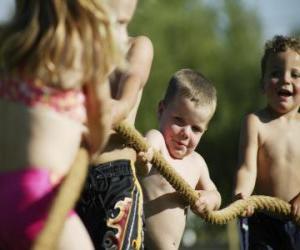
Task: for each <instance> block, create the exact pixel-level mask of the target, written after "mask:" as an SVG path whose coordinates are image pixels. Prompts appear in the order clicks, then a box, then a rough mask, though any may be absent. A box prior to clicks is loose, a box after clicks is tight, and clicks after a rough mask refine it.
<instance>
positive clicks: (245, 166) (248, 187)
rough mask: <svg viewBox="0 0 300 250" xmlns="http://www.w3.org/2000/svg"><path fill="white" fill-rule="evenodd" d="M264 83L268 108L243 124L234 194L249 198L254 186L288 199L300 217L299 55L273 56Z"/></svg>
mask: <svg viewBox="0 0 300 250" xmlns="http://www.w3.org/2000/svg"><path fill="white" fill-rule="evenodd" d="M263 84H264V92H265V94H266V96H267V99H268V106H267V107H266V108H264V109H262V110H260V111H258V112H255V113H252V114H249V115H247V116H246V119H245V120H244V123H243V125H242V129H241V139H240V159H239V170H238V173H237V184H236V188H235V194H236V195H237V196H238V197H240V198H246V197H248V196H249V195H251V194H252V192H253V190H254V188H255V193H256V194H262V195H268V196H275V197H278V198H281V199H283V200H285V201H287V202H290V203H291V205H292V215H294V216H295V215H298V216H300V209H299V206H300V198H299V197H300V195H299V192H300V186H299V183H300V165H299V162H300V114H299V112H298V110H299V106H300V56H299V54H298V53H296V52H295V51H293V50H290V49H288V50H287V51H286V52H281V53H278V54H275V55H273V56H272V57H270V59H269V62H268V64H267V69H266V73H265V77H264V79H263ZM251 214H253V209H252V208H248V210H247V211H246V213H245V215H251Z"/></svg>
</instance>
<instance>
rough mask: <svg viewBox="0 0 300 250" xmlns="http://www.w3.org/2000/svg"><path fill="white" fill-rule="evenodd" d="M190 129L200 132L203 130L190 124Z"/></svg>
mask: <svg viewBox="0 0 300 250" xmlns="http://www.w3.org/2000/svg"><path fill="white" fill-rule="evenodd" d="M192 130H193V132H195V133H201V132H202V131H203V130H202V129H201V128H199V127H198V126H192Z"/></svg>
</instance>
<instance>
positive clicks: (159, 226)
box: [140, 69, 221, 249]
mask: <svg viewBox="0 0 300 250" xmlns="http://www.w3.org/2000/svg"><path fill="white" fill-rule="evenodd" d="M216 105H217V96H216V89H215V88H214V86H213V85H212V84H211V83H210V82H209V81H208V80H207V79H206V78H205V77H204V76H203V75H202V74H200V73H198V72H196V71H193V70H191V69H182V70H179V71H177V72H176V73H175V74H174V75H173V77H172V78H171V80H170V82H169V86H168V89H167V91H166V94H165V97H164V99H163V100H162V101H161V102H160V103H159V107H158V117H159V130H154V129H153V130H150V131H149V132H148V133H147V134H146V138H147V140H148V142H149V143H150V145H151V146H152V147H153V148H154V149H156V150H158V151H159V152H161V153H162V155H163V156H164V158H165V159H166V160H167V161H168V163H169V164H170V165H171V166H172V167H173V168H174V169H175V170H176V171H177V172H178V174H179V175H181V176H182V177H183V178H184V179H185V180H186V181H187V183H188V184H189V185H190V186H191V187H192V188H195V189H196V190H197V191H198V192H199V201H198V202H197V204H196V206H195V207H194V208H193V211H194V212H195V213H199V214H201V213H204V212H205V211H207V210H214V209H218V208H219V206H220V203H221V196H220V194H219V192H218V191H217V189H216V186H215V185H214V183H213V182H212V180H211V179H210V176H209V172H208V168H207V165H206V163H205V160H204V159H203V157H202V156H201V155H200V154H198V153H197V152H195V149H196V147H197V145H198V143H199V141H200V139H201V137H202V136H203V134H204V133H205V131H206V130H207V127H208V124H209V121H210V120H211V118H212V117H213V114H214V112H215V109H216ZM151 157H152V156H151V150H149V152H146V153H141V154H140V159H141V161H145V160H148V161H150V160H151ZM146 168H147V169H146V171H145V173H146V174H147V175H146V176H145V177H142V178H141V184H142V187H143V191H144V199H145V200H144V201H145V205H144V209H145V216H146V231H145V246H146V248H147V249H178V248H179V245H180V241H181V238H182V235H183V232H184V228H185V223H186V215H187V206H186V204H185V203H184V202H183V200H182V198H181V197H180V195H179V194H178V193H177V192H176V191H175V190H174V188H173V187H172V186H171V185H170V184H169V183H168V182H167V181H166V180H165V179H164V177H162V176H161V175H160V174H159V172H157V170H156V169H155V168H153V167H151V164H150V165H149V163H148V164H146Z"/></svg>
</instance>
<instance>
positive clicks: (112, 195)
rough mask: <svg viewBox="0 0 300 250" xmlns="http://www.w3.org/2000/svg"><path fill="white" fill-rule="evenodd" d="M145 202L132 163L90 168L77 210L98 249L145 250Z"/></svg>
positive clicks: (124, 162) (126, 161) (120, 162)
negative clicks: (143, 211)
mask: <svg viewBox="0 0 300 250" xmlns="http://www.w3.org/2000/svg"><path fill="white" fill-rule="evenodd" d="M142 200H143V196H142V191H141V187H140V185H139V182H138V180H137V178H136V175H135V171H134V167H133V164H131V162H130V161H129V160H118V161H113V162H108V163H104V164H100V165H97V166H91V167H90V170H89V175H88V179H87V182H86V185H85V188H84V190H83V193H82V195H81V198H80V200H79V202H78V204H77V207H76V211H77V213H78V214H79V216H80V218H81V219H82V221H83V223H84V224H85V226H86V228H87V230H88V232H89V234H90V236H91V238H92V241H93V243H94V245H95V247H96V249H143V213H142V210H143V203H142Z"/></svg>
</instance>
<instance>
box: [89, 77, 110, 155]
mask: <svg viewBox="0 0 300 250" xmlns="http://www.w3.org/2000/svg"><path fill="white" fill-rule="evenodd" d="M85 95H86V109H87V116H88V117H87V118H88V119H87V127H88V132H87V134H84V135H83V140H84V143H87V147H88V149H89V151H90V153H91V154H95V153H96V152H101V150H102V149H103V147H104V146H105V144H106V142H107V140H108V135H109V130H110V129H111V126H112V122H111V117H110V106H109V101H110V87H109V83H108V82H103V83H101V84H97V85H95V84H87V85H86V86H85Z"/></svg>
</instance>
